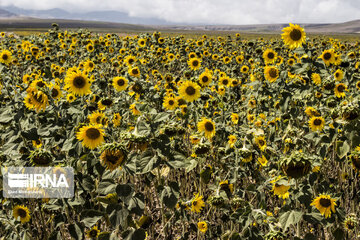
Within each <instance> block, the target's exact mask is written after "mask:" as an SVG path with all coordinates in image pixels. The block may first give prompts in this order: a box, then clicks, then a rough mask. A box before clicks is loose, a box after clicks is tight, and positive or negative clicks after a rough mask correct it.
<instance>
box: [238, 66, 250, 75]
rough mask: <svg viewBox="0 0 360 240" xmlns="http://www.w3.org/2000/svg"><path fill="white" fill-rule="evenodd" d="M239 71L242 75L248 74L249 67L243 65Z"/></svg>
mask: <svg viewBox="0 0 360 240" xmlns="http://www.w3.org/2000/svg"><path fill="white" fill-rule="evenodd" d="M240 71H241V72H242V73H248V72H249V67H248V66H246V65H244V66H242V67H241V69H240Z"/></svg>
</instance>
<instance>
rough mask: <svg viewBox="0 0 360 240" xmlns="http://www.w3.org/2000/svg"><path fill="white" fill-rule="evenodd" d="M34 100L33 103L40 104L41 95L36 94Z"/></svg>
mask: <svg viewBox="0 0 360 240" xmlns="http://www.w3.org/2000/svg"><path fill="white" fill-rule="evenodd" d="M34 99H35V101H37V102H39V103H42V101H43V96H42V94H36V95H34Z"/></svg>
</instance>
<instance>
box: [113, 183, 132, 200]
mask: <svg viewBox="0 0 360 240" xmlns="http://www.w3.org/2000/svg"><path fill="white" fill-rule="evenodd" d="M116 193H117V195H118V196H119V197H129V196H130V195H131V194H132V193H133V189H132V187H131V186H130V185H129V184H119V185H117V186H116Z"/></svg>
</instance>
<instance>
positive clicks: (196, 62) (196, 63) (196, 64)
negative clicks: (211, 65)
mask: <svg viewBox="0 0 360 240" xmlns="http://www.w3.org/2000/svg"><path fill="white" fill-rule="evenodd" d="M188 65H189V67H190V68H191V69H192V70H197V69H199V68H200V67H201V60H200V59H198V58H196V57H195V58H191V59H189V60H188Z"/></svg>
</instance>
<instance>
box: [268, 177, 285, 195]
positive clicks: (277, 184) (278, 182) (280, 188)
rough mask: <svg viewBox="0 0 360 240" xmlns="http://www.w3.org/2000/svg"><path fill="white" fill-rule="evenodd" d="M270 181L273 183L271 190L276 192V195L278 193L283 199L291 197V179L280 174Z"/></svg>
mask: <svg viewBox="0 0 360 240" xmlns="http://www.w3.org/2000/svg"><path fill="white" fill-rule="evenodd" d="M270 183H272V184H273V185H272V190H271V191H273V192H274V195H277V196H278V197H280V198H282V199H286V198H288V197H289V189H290V184H289V181H287V180H285V179H284V177H282V176H281V175H280V176H278V177H276V178H275V179H274V180H272V181H270Z"/></svg>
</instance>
